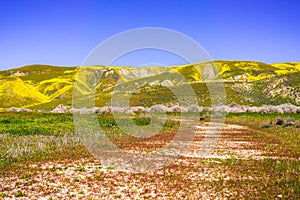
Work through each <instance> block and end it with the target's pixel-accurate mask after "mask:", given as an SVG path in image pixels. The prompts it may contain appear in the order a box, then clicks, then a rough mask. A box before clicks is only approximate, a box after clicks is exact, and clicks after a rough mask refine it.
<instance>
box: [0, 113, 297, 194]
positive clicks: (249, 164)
mask: <svg viewBox="0 0 300 200" xmlns="http://www.w3.org/2000/svg"><path fill="white" fill-rule="evenodd" d="M172 115H174V114H172ZM205 115H206V113H201V116H203V117H200V121H199V125H200V126H201V125H203V124H205V123H207V122H208V120H209V118H208V117H205ZM97 117H98V121H99V125H100V126H101V127H102V128H103V130H105V133H106V135H107V136H108V137H109V138H110V139H111V140H112V141H113V142H115V144H117V145H118V146H119V147H120V148H123V149H128V150H130V149H132V148H135V147H137V146H138V147H140V148H144V149H147V148H148V149H147V150H148V151H152V150H154V149H155V148H154V147H155V145H154V146H153V145H152V146H151V145H149V144H148V143H146V142H147V141H146V142H144V141H143V140H134V139H132V138H130V137H128V136H126V135H125V134H124V133H123V132H122V131H121V130H120V129H118V127H117V124H116V122H115V120H114V118H113V116H112V115H111V114H106V115H97ZM279 119H282V121H283V123H282V124H280V123H279V124H278V121H279ZM134 121H135V123H136V124H137V125H139V126H143V125H147V124H149V123H150V119H149V118H148V117H143V116H138V115H135V118H134ZM289 121H293V122H294V124H293V125H289V126H285V125H284V124H285V123H287V122H289ZM299 122H300V116H299V114H276V113H273V114H256V113H239V114H228V115H227V119H226V124H234V125H239V126H240V127H246V128H244V129H239V130H235V129H232V130H231V129H230V130H229V131H228V132H226V133H224V134H223V136H224V138H225V139H227V140H228V139H230V141H233V142H244V143H249V144H250V143H251V144H252V146H251V145H248V146H246V145H245V146H244V147H243V148H242V149H238V150H241V151H246V152H252V151H259V152H262V153H261V154H260V157H251V156H249V157H242V156H240V155H238V154H234V153H230V151H228V152H225V151H224V148H216V149H215V153H217V154H220V155H221V153H220V152H222V153H223V154H224V155H225V156H224V157H221V156H220V157H210V158H206V159H200V158H189V157H184V156H183V157H181V158H180V159H179V160H178V161H176V162H174V163H173V164H171V165H169V166H166V167H165V168H163V169H161V170H159V171H157V172H154V173H145V174H143V173H125V172H116V171H114V166H101V163H97V161H95V159H93V157H92V156H91V155H90V153H89V152H88V150H87V149H86V148H85V147H84V146H83V145H82V144H81V142H80V139H79V138H78V136H77V135H76V134H75V132H74V125H73V117H72V115H71V114H55V113H0V127H1V128H0V140H1V143H0V199H1V198H5V197H11V198H19V197H28V198H31V199H34V198H36V199H38V197H45V196H48V197H49V198H50V197H51V198H52V197H56V198H59V196H56V195H58V194H57V193H63V194H62V195H65V196H61V198H62V197H64V198H75V197H82V198H88V197H89V198H91V197H92V198H95V199H97V197H98V198H100V197H103V196H104V197H107V198H115V199H117V198H119V199H123V198H126V197H129V198H134V197H139V198H141V199H145V198H150V199H151V198H152V199H157V198H165V199H176V198H181V199H191V198H198V199H201V198H202V199H215V198H229V199H231V198H238V199H299V198H300V148H299V146H300V134H299V132H300V128H299V127H298V126H297V123H299ZM179 125H180V123H179V122H176V121H172V120H169V121H167V123H166V124H165V126H164V128H163V129H162V130H161V132H160V133H159V134H158V136H156V137H153V138H150V139H149V140H150V141H152V142H153V144H155V142H157V141H161V140H163V141H169V140H170V139H172V138H173V137H174V134H175V133H176V131H177V129H178V127H179ZM149 140H148V141H149ZM220 141H222V140H220ZM160 144H161V143H160ZM224 145H226V144H224ZM156 147H157V146H156ZM225 150H230V149H225ZM49 163H50V164H49ZM90 165H93V168H92V169H91V166H90ZM104 169H105V170H104ZM68 170H69V171H68ZM70 170H71V172H72V173H70V174H67V171H68V173H69V172H70ZM41 174H44V175H43V176H41ZM39 178H40V180H41V181H37V180H39ZM42 180H43V181H42ZM54 180H58V181H60V180H61V182H59V183H60V184H58V183H57V181H55V183H56V184H57V185H52V186H51V184H54V183H53V181H54ZM39 182H40V183H39ZM42 183H43V184H46V185H48V186H47V187H46V185H44V186H43V185H38V184H42ZM49 184H50V186H49ZM12 185H14V186H12ZM86 185H89V186H88V187H87V186H86ZM93 185H94V186H93ZM99 185H101V186H99ZM32 187H35V188H36V190H31V189H30V188H32ZM43 187H44V188H45V187H46V188H47V189H45V190H44V189H41V188H43ZM62 187H63V188H62ZM84 187H87V188H88V189H86V190H83V188H84ZM94 187H95V188H98V189H95V188H94ZM66 188H67V189H68V190H64V189H66ZM99 188H100V189H99ZM101 188H106V189H105V191H104V190H101ZM118 188H123V189H118ZM57 191H59V192H57ZM62 191H63V192H62ZM73 193H74V194H75V193H76V194H75V196H72V195H74V194H73ZM51 195H52V196H51ZM76 195H77V196H76ZM80 195H81V196H80ZM97 195H98V196H97Z"/></svg>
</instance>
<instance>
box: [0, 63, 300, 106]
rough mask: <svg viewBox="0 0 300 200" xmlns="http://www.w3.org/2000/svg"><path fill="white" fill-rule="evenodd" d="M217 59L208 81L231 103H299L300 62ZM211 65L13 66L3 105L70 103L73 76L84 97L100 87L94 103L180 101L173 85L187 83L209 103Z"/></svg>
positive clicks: (2, 80)
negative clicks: (117, 99) (113, 98)
mask: <svg viewBox="0 0 300 200" xmlns="http://www.w3.org/2000/svg"><path fill="white" fill-rule="evenodd" d="M213 63H214V66H215V67H214V74H215V75H214V77H210V78H211V79H210V80H211V81H219V82H220V81H221V82H223V83H224V88H225V91H226V95H227V100H226V101H227V103H228V104H230V103H237V104H241V105H263V104H273V105H274V104H280V103H292V104H296V105H300V79H299V76H300V63H299V62H289V63H274V64H266V63H262V62H253V61H220V60H217V61H213ZM208 64H211V63H196V64H188V65H182V66H170V67H146V68H134V67H117V66H114V67H111V66H110V67H104V66H85V67H79V66H78V67H56V66H49V65H29V66H24V67H21V68H14V69H10V70H5V71H0V108H1V109H7V108H10V107H26V108H30V109H36V110H38V109H43V110H51V109H53V108H54V107H56V106H57V105H59V104H64V105H72V96H73V90H74V82H75V80H76V85H77V87H76V91H77V92H79V93H80V94H81V95H82V96H83V97H84V96H89V95H93V93H94V90H95V91H96V93H95V105H96V106H103V105H107V104H109V102H110V99H111V95H112V94H116V93H117V95H120V98H122V95H124V96H126V95H129V94H130V95H131V98H130V104H131V105H143V106H151V105H153V104H157V103H163V104H167V103H176V101H177V100H176V96H174V94H173V93H172V92H171V90H170V88H176V89H177V90H178V91H181V90H182V95H183V96H184V95H185V93H184V92H185V91H184V87H185V86H184V85H186V84H190V85H191V86H192V87H193V89H194V91H195V93H196V95H197V97H198V103H199V105H209V104H210V96H209V93H208V89H207V85H206V83H205V73H207V72H206V71H205V70H206V66H207V65H208ZM78 74H80V76H78ZM178 77H181V78H178ZM182 77H183V78H182ZM116 86H117V87H116ZM118 90H121V91H118ZM186 102H187V103H188V102H189V96H186Z"/></svg>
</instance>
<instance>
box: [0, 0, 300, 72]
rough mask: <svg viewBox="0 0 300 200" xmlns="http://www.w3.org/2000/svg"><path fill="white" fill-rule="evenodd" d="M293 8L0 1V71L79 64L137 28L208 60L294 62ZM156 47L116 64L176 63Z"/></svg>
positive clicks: (260, 3)
mask: <svg viewBox="0 0 300 200" xmlns="http://www.w3.org/2000/svg"><path fill="white" fill-rule="evenodd" d="M299 10H300V1H298V0H195V1H193V0H189V1H185V0H98V1H96V0H86V1H84V0H82V1H79V0H43V1H40V0H1V1H0V69H9V68H15V67H20V66H23V65H28V64H37V63H40V64H51V65H60V66H74V65H80V64H81V63H82V62H83V61H84V59H85V58H86V56H87V55H88V53H89V52H90V51H91V50H92V49H93V48H94V47H95V46H97V45H98V44H99V43H100V42H102V41H104V40H105V39H107V38H109V37H110V36H112V35H114V34H117V33H119V32H122V31H125V30H128V29H133V28H140V27H164V28H169V29H174V30H176V31H179V32H182V33H184V34H186V35H188V36H190V37H191V38H193V39H194V40H196V41H197V42H198V43H199V44H201V45H202V46H203V47H204V48H205V49H206V50H207V52H208V53H209V54H210V56H211V58H212V59H216V60H219V59H221V60H232V59H234V60H256V61H262V62H267V63H272V62H287V61H300V25H299V19H300V12H299ZM147 53H149V52H144V54H147ZM160 53H161V52H154V53H153V52H152V53H151V52H150V54H152V55H151V56H148V57H147V56H145V55H142V54H137V55H132V56H128V58H127V59H120V61H119V62H118V63H116V64H123V65H142V64H144V63H147V62H148V63H149V62H152V63H163V64H165V65H176V64H182V62H183V61H182V60H180V59H178V58H174V57H172V56H170V55H163V54H160ZM156 54H157V55H156ZM158 54H160V55H158ZM150 58H152V60H151V59H150ZM99 64H101V63H99Z"/></svg>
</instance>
